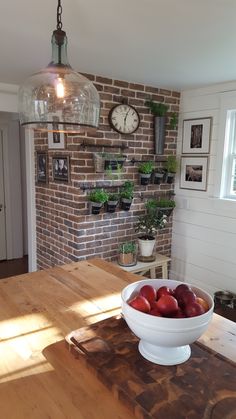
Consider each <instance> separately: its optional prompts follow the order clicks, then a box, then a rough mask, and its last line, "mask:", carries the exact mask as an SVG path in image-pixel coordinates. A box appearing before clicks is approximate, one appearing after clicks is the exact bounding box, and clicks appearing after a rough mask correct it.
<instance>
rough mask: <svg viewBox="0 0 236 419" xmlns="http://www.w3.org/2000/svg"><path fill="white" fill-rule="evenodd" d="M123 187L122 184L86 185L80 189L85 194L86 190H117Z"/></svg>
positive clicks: (82, 185)
mask: <svg viewBox="0 0 236 419" xmlns="http://www.w3.org/2000/svg"><path fill="white" fill-rule="evenodd" d="M122 186H123V183H122V184H120V185H106V184H105V185H103V184H100V183H99V185H86V184H81V185H80V189H81V190H82V191H83V192H85V191H86V190H90V189H98V188H103V189H119V188H121V187H122Z"/></svg>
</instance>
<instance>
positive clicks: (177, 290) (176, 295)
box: [174, 284, 189, 299]
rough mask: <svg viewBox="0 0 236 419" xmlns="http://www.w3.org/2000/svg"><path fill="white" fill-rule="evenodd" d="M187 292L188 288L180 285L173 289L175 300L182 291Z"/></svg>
mask: <svg viewBox="0 0 236 419" xmlns="http://www.w3.org/2000/svg"><path fill="white" fill-rule="evenodd" d="M187 290H189V286H188V285H186V284H180V285H178V286H177V287H176V288H175V289H174V296H175V298H177V299H178V298H179V297H180V295H181V294H182V292H183V291H187Z"/></svg>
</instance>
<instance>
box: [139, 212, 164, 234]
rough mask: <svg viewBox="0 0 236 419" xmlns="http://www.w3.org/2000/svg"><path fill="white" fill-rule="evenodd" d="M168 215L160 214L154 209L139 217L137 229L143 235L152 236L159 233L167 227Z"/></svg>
mask: <svg viewBox="0 0 236 419" xmlns="http://www.w3.org/2000/svg"><path fill="white" fill-rule="evenodd" d="M166 218H167V217H166V215H158V214H156V213H155V212H154V211H151V212H148V213H147V214H145V215H141V216H139V217H138V221H137V223H136V224H135V231H136V232H139V233H142V237H144V238H147V239H148V238H150V237H153V235H155V234H156V233H157V231H158V230H160V229H162V228H164V227H165V225H166V223H167V219H166Z"/></svg>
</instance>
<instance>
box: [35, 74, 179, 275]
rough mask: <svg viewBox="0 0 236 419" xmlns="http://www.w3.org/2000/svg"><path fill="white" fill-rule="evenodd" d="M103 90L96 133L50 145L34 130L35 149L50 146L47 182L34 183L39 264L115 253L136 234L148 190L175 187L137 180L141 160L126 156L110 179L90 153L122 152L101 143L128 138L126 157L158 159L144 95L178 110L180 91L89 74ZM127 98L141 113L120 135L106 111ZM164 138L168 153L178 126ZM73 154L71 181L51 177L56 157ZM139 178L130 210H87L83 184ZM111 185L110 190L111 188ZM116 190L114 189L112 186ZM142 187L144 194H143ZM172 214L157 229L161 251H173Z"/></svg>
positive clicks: (171, 151) (154, 191)
mask: <svg viewBox="0 0 236 419" xmlns="http://www.w3.org/2000/svg"><path fill="white" fill-rule="evenodd" d="M86 76H87V77H88V78H89V79H91V80H92V81H93V82H94V84H95V86H96V88H97V89H98V91H99V94H100V98H101V117H100V126H99V130H98V131H97V132H96V133H95V134H94V135H92V136H88V135H80V136H75V135H68V136H67V139H66V145H65V150H58V151H55V150H48V146H47V137H46V135H45V134H41V133H39V132H35V146H36V151H47V152H48V173H49V177H48V183H47V184H46V185H44V184H36V219H37V221H36V229H37V263H38V268H39V269H40V268H47V267H51V266H54V265H59V264H63V263H68V262H71V261H76V260H81V259H85V258H91V257H101V258H105V259H107V260H111V259H114V258H116V255H117V247H118V244H119V243H122V242H124V241H127V240H130V239H134V238H136V237H137V235H136V234H135V233H134V229H133V223H134V222H135V220H136V217H137V215H139V214H141V213H142V212H144V203H145V202H146V198H145V196H147V195H148V196H150V195H152V194H153V195H155V196H157V195H158V194H164V193H165V192H168V191H170V190H173V189H174V186H173V185H168V184H164V183H163V184H161V185H149V186H141V185H139V180H138V179H139V178H138V164H134V165H132V164H131V163H128V162H126V163H125V166H124V174H123V175H122V178H121V179H118V180H111V179H109V178H108V177H107V175H106V174H100V173H95V172H94V164H93V158H92V153H93V152H94V151H99V152H100V151H106V152H111V153H112V152H114V153H115V152H119V151H120V150H119V149H118V148H114V149H103V148H100V147H97V146H96V145H99V143H101V142H102V143H103V144H115V145H117V144H121V143H123V142H125V144H126V145H127V147H128V148H127V149H126V150H125V151H124V153H125V154H126V155H127V161H129V160H131V159H132V158H134V157H135V158H136V159H137V160H142V159H143V160H154V161H156V163H155V166H156V167H161V166H162V164H163V163H161V162H157V159H158V156H154V155H153V126H152V121H153V117H152V115H151V114H150V112H149V110H148V108H147V107H146V106H145V100H146V99H148V98H150V97H152V98H153V100H155V101H158V102H159V101H164V103H166V104H168V105H170V109H169V111H170V112H177V113H178V112H179V100H180V93H179V92H175V91H170V90H165V89H159V88H156V87H151V86H144V85H141V84H136V83H132V82H130V83H129V82H126V81H119V80H112V79H109V78H104V77H100V76H93V75H88V74H86ZM122 98H127V99H128V103H129V104H130V105H133V106H135V107H136V109H137V110H138V111H139V114H140V119H141V123H140V127H139V129H138V130H137V131H136V132H135V133H134V134H133V135H120V134H118V133H116V132H115V131H113V130H112V129H111V128H110V126H109V124H108V112H109V110H110V108H111V107H112V106H114V105H115V104H117V103H119V102H121V100H122ZM168 128H169V126H168V125H167V131H166V139H165V153H164V154H165V156H167V155H169V154H175V153H176V140H177V130H174V131H173V130H172V131H171V130H170V129H168ZM84 140H86V142H87V143H90V144H91V145H93V147H86V148H85V149H83V148H82V147H81V143H82V142H83V141H84ZM55 155H56V156H60V155H61V156H69V157H70V182H69V183H61V182H53V179H52V157H53V156H55ZM127 179H130V180H133V181H134V182H135V197H134V201H133V204H132V206H131V210H130V211H129V212H125V211H121V210H119V209H118V210H117V212H115V213H114V214H109V213H106V212H105V211H103V212H102V213H101V214H99V215H91V214H90V213H89V204H88V199H87V195H88V194H89V190H86V191H83V190H82V189H80V188H81V185H83V184H86V185H90V186H96V185H98V186H101V184H102V182H103V181H105V182H106V184H109V185H111V184H114V185H117V184H121V183H123V182H124V180H127ZM109 191H111V190H109ZM114 191H116V189H114ZM140 192H142V193H143V196H144V199H141V197H140ZM171 233H172V219H171V217H170V218H169V223H168V225H167V228H165V229H164V230H161V231H160V232H159V233H158V240H157V251H158V252H160V253H163V254H166V255H170V248H171Z"/></svg>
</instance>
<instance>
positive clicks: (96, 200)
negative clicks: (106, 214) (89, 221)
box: [89, 189, 108, 214]
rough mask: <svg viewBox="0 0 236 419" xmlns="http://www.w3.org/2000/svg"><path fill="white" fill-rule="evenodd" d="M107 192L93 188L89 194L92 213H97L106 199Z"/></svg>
mask: <svg viewBox="0 0 236 419" xmlns="http://www.w3.org/2000/svg"><path fill="white" fill-rule="evenodd" d="M107 199H108V194H107V193H106V192H105V191H104V190H103V189H94V190H93V191H91V192H90V194H89V200H90V203H91V211H92V214H99V213H100V210H101V208H102V206H103V204H104V203H105V202H106V201H107Z"/></svg>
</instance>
